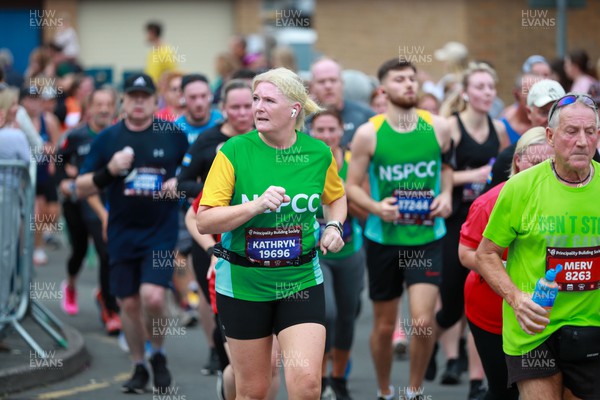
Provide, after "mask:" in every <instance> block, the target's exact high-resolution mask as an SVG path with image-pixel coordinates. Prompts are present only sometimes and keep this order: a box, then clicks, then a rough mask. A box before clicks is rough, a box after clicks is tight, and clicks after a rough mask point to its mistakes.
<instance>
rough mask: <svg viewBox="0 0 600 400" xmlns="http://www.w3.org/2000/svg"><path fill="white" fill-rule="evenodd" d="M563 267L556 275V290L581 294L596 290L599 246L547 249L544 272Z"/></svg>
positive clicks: (599, 273)
mask: <svg viewBox="0 0 600 400" xmlns="http://www.w3.org/2000/svg"><path fill="white" fill-rule="evenodd" d="M558 264H561V265H562V266H563V269H562V271H561V272H559V273H558V275H556V283H557V284H558V290H560V291H562V292H583V291H588V290H596V289H598V286H599V284H600V246H596V247H570V248H566V247H548V248H546V270H549V269H553V268H556V266H557V265H558Z"/></svg>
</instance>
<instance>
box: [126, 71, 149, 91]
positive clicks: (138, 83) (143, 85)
mask: <svg viewBox="0 0 600 400" xmlns="http://www.w3.org/2000/svg"><path fill="white" fill-rule="evenodd" d="M124 91H125V93H131V92H145V93H148V94H154V93H156V86H154V82H153V81H152V78H150V76H148V75H146V74H133V75H131V76H130V77H129V78H127V80H125V87H124Z"/></svg>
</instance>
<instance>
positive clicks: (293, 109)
mask: <svg viewBox="0 0 600 400" xmlns="http://www.w3.org/2000/svg"><path fill="white" fill-rule="evenodd" d="M296 112H297V111H296V109H295V108H292V118H294V117H295V116H296Z"/></svg>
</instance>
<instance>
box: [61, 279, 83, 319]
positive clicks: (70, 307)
mask: <svg viewBox="0 0 600 400" xmlns="http://www.w3.org/2000/svg"><path fill="white" fill-rule="evenodd" d="M60 287H61V289H62V309H63V310H64V312H65V313H67V314H68V315H76V314H77V313H78V312H79V306H78V305H77V290H76V289H75V288H74V287H70V286H69V285H67V281H62V283H61V284H60Z"/></svg>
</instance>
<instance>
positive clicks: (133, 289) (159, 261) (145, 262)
mask: <svg viewBox="0 0 600 400" xmlns="http://www.w3.org/2000/svg"><path fill="white" fill-rule="evenodd" d="M173 253H174V252H173V251H169V250H160V251H152V252H150V253H148V254H147V255H145V256H143V257H139V258H135V259H131V260H121V261H111V262H110V267H109V277H110V292H111V294H112V295H114V296H116V297H118V298H121V299H122V298H125V297H130V296H133V295H135V294H137V293H138V292H139V290H140V285H141V284H142V283H152V284H154V285H158V286H163V287H165V288H171V287H172V281H171V279H172V278H173V272H174V271H175V260H174V259H173Z"/></svg>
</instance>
